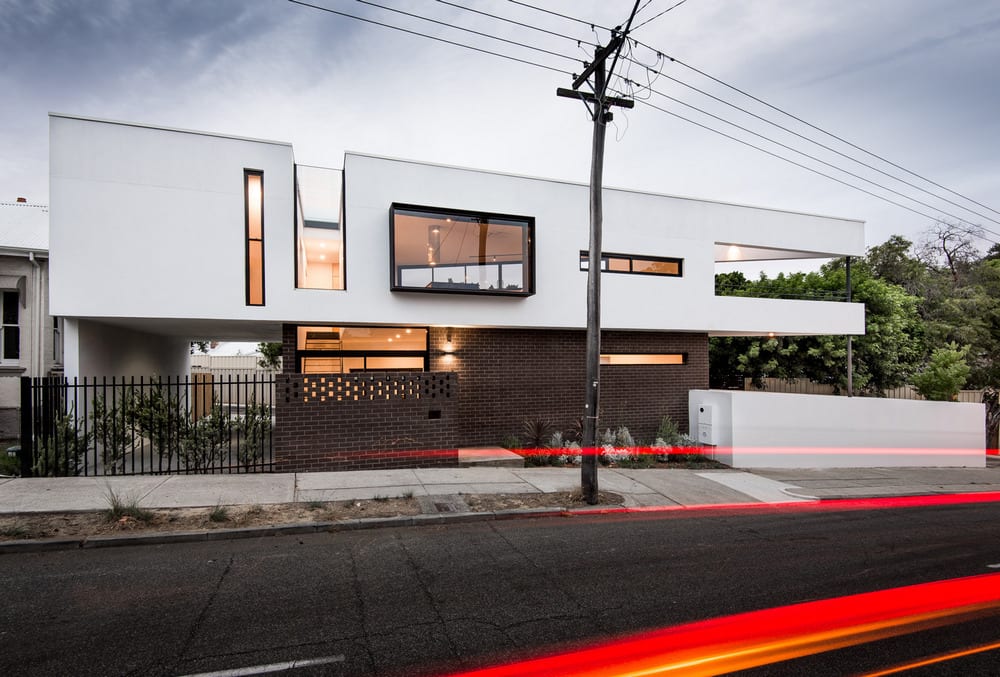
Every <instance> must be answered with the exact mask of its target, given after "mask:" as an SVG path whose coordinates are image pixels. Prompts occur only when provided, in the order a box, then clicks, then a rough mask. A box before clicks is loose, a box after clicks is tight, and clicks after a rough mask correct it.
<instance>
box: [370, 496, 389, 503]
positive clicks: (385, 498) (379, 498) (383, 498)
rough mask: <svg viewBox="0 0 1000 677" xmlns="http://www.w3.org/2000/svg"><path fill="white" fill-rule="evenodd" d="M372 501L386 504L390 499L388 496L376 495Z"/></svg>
mask: <svg viewBox="0 0 1000 677" xmlns="http://www.w3.org/2000/svg"><path fill="white" fill-rule="evenodd" d="M372 500H373V501H376V502H378V503H385V502H386V501H388V500H389V497H388V496H383V495H382V494H375V496H374V497H373V498H372Z"/></svg>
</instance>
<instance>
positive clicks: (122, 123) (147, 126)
mask: <svg viewBox="0 0 1000 677" xmlns="http://www.w3.org/2000/svg"><path fill="white" fill-rule="evenodd" d="M49 117H50V118H63V119H65V120H82V121H84V122H99V123H101V124H106V125H119V126H122V127H138V128H140V129H155V130H158V131H162V132H176V133H178V134H193V135H195V136H211V137H215V138H218V139H230V140H232V141H249V142H251V143H264V144H269V145H272V146H284V147H286V148H291V147H292V144H291V143H290V142H288V141H272V140H269V139H255V138H252V137H249V136H235V135H233V134H220V133H218V132H205V131H202V130H198V129H183V128H181V127H167V126H164V125H151V124H145V123H142V122H128V121H126V120H111V119H108V118H95V117H90V116H87V115H71V114H69V113H54V112H52V111H49Z"/></svg>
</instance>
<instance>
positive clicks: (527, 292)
mask: <svg viewBox="0 0 1000 677" xmlns="http://www.w3.org/2000/svg"><path fill="white" fill-rule="evenodd" d="M397 210H398V211H408V212H423V213H425V214H428V215H438V216H448V215H453V216H457V217H460V218H486V219H498V220H505V221H522V222H524V225H523V226H521V227H522V228H523V230H524V233H525V235H524V237H523V238H522V242H523V243H524V244H525V245H526V248H527V253H526V255H527V259H528V260H527V262H525V260H524V257H523V256H522V258H521V263H520V265H521V270H522V271H523V275H524V276H525V277H526V278H527V279H526V280H524V282H526V284H525V285H524V287H523V288H522V290H521V291H503V290H500V289H493V290H490V289H456V288H452V289H446V288H434V287H430V288H428V287H407V286H403V285H401V284H397V283H396V271H397V268H396V211H397ZM512 263H513V262H512ZM407 267H409V268H418V267H422V266H416V265H404V266H400V268H407ZM389 291H394V292H395V291H402V292H416V293H425V294H463V295H465V296H503V297H508V298H511V297H512V298H526V297H528V296H534V294H535V217H533V216H523V215H517V214H502V213H499V212H486V211H474V210H469V209H449V208H444V207H430V206H427V205H414V204H407V203H402V202H393V203H392V204H391V205H390V206H389Z"/></svg>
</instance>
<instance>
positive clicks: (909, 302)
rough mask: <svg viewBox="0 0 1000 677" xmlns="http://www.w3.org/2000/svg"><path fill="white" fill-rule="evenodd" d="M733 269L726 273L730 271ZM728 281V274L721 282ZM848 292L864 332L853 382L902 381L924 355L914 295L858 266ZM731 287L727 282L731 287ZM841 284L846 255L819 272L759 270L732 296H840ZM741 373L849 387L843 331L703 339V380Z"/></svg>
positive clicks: (874, 388) (868, 388) (717, 382)
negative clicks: (860, 312) (860, 307)
mask: <svg viewBox="0 0 1000 677" xmlns="http://www.w3.org/2000/svg"><path fill="white" fill-rule="evenodd" d="M730 275H731V274H730ZM727 282H731V280H729V281H727ZM852 286H853V298H854V300H855V301H856V302H859V303H864V304H865V321H866V333H865V335H864V336H858V337H855V339H854V346H853V352H854V386H855V390H856V391H858V392H861V393H865V394H872V395H879V394H881V393H882V392H883V391H885V390H886V389H888V388H893V387H896V386H899V385H903V384H904V383H906V381H907V380H908V379H909V376H910V375H911V374H912V373H913V372H914V371H915V370H916V369H917V368H918V367H919V366H920V364H921V361H922V358H923V355H924V344H923V335H924V332H923V329H922V325H921V321H920V316H919V314H918V312H917V309H918V305H919V301H920V300H919V299H918V298H917V297H915V296H912V295H910V294H908V293H907V292H906V291H905V290H904V289H903V288H901V287H899V286H897V285H895V284H890V283H889V282H886V281H884V280H881V279H877V278H874V277H872V276H871V274H870V272H869V268H867V267H865V266H862V267H861V269H860V270H859V271H858V274H857V275H854V276H853V278H852ZM730 287H731V288H732V287H733V285H730ZM846 289H847V271H846V265H845V261H844V260H843V259H837V260H834V261H831V262H830V263H828V264H826V265H824V266H823V267H822V268H821V269H820V271H819V272H813V273H794V274H792V275H784V274H779V275H778V276H777V277H775V278H773V279H768V278H767V277H766V276H764V275H761V277H760V279H759V280H757V281H755V282H747V283H746V284H745V285H736V286H735V288H734V289H733V290H732V291H731V292H730V293H731V294H732V295H736V296H765V297H770V298H804V299H817V300H831V299H835V298H838V297H840V298H843V294H844V292H845V290H846ZM734 372H735V374H739V375H741V376H743V377H745V378H751V379H753V380H754V381H755V383H757V384H758V385H759V384H760V383H761V382H762V379H763V378H766V377H775V378H808V379H810V380H812V381H815V382H817V383H826V384H830V385H833V386H834V387H835V388H838V389H841V390H843V389H845V388H846V386H847V339H846V337H844V336H773V337H720V338H713V339H711V341H710V343H709V381H710V383H711V384H712V386H713V387H724V386H725V385H727V384H728V383H731V381H732V377H733V375H734Z"/></svg>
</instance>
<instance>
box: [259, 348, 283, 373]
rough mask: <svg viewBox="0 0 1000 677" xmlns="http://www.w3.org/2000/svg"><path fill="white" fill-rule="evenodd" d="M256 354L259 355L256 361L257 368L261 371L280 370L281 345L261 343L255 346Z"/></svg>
mask: <svg viewBox="0 0 1000 677" xmlns="http://www.w3.org/2000/svg"><path fill="white" fill-rule="evenodd" d="M257 352H259V353H260V359H259V360H257V366H258V367H260V368H261V369H273V370H275V371H276V370H278V369H281V343H280V342H267V341H261V342H260V343H258V344H257Z"/></svg>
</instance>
